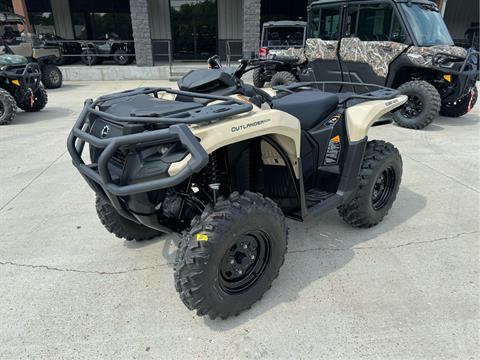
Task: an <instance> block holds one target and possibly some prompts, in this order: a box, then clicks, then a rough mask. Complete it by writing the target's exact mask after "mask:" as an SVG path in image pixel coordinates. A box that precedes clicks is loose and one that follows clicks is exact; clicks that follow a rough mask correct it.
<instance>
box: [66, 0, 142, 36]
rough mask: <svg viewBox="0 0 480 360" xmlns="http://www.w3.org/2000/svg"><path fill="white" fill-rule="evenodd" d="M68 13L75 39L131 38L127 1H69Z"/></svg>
mask: <svg viewBox="0 0 480 360" xmlns="http://www.w3.org/2000/svg"><path fill="white" fill-rule="evenodd" d="M70 11H71V16H72V24H73V32H74V34H75V39H79V40H85V39H89V40H100V39H105V38H106V37H107V36H108V37H109V38H118V39H122V40H131V39H132V38H133V36H132V22H131V17H130V5H129V2H128V0H120V1H119V0H102V1H94V0H70Z"/></svg>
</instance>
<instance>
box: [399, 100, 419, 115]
mask: <svg viewBox="0 0 480 360" xmlns="http://www.w3.org/2000/svg"><path fill="white" fill-rule="evenodd" d="M422 112H423V101H422V99H421V98H420V97H418V96H417V95H408V100H407V102H406V103H405V105H403V107H402V108H401V110H400V113H401V114H402V115H403V116H405V117H406V118H408V119H412V118H416V117H417V116H419V115H420V114H421V113H422Z"/></svg>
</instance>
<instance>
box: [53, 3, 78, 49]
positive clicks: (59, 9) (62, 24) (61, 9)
mask: <svg viewBox="0 0 480 360" xmlns="http://www.w3.org/2000/svg"><path fill="white" fill-rule="evenodd" d="M50 5H51V6H52V13H53V21H54V22H55V31H56V32H57V35H58V36H61V37H63V38H65V39H74V38H75V36H74V33H73V25H72V16H71V14H70V2H69V1H65V0H50Z"/></svg>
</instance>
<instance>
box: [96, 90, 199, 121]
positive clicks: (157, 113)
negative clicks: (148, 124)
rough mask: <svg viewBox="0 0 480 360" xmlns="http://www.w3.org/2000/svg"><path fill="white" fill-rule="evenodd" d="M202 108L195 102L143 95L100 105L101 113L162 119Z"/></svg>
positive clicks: (113, 100)
mask: <svg viewBox="0 0 480 360" xmlns="http://www.w3.org/2000/svg"><path fill="white" fill-rule="evenodd" d="M202 107H203V106H202V105H201V104H198V103H194V102H182V101H170V100H161V99H156V98H154V97H152V96H149V95H144V94H141V95H135V96H131V97H126V98H119V99H112V100H107V101H105V102H104V103H103V104H101V105H100V111H104V112H107V113H109V114H112V115H116V116H138V117H142V116H150V117H162V116H168V115H172V114H176V113H180V112H184V111H189V110H194V109H198V108H202Z"/></svg>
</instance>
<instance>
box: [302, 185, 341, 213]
mask: <svg viewBox="0 0 480 360" xmlns="http://www.w3.org/2000/svg"><path fill="white" fill-rule="evenodd" d="M305 201H306V203H307V207H308V215H312V214H317V213H322V212H325V211H328V210H331V209H333V208H336V207H338V206H340V205H342V202H343V197H342V196H340V195H338V194H335V193H329V192H326V191H322V190H320V189H311V190H309V191H308V192H307V193H306V194H305Z"/></svg>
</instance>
